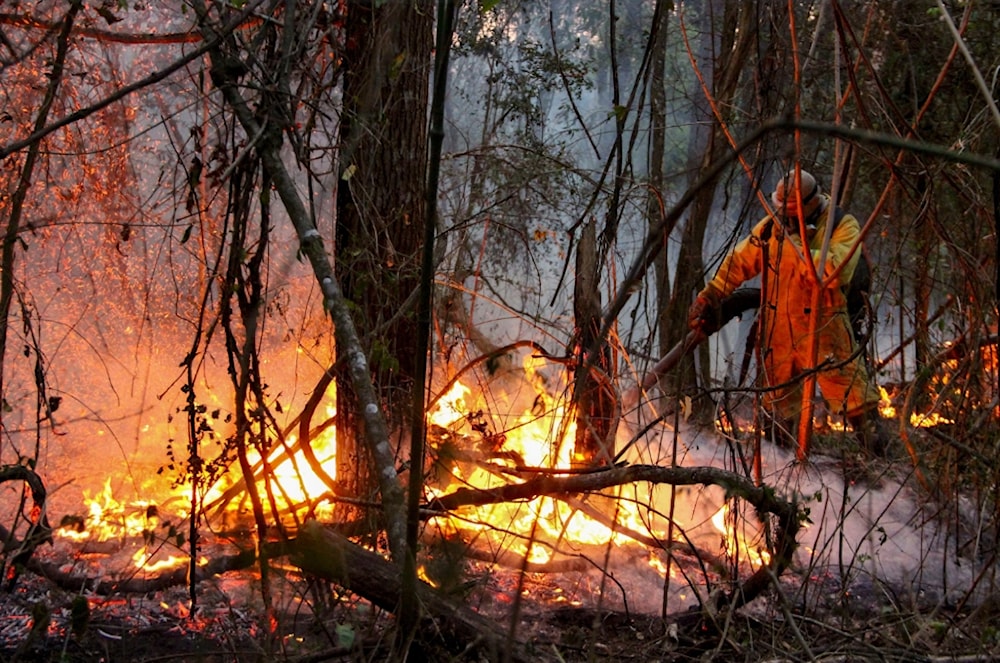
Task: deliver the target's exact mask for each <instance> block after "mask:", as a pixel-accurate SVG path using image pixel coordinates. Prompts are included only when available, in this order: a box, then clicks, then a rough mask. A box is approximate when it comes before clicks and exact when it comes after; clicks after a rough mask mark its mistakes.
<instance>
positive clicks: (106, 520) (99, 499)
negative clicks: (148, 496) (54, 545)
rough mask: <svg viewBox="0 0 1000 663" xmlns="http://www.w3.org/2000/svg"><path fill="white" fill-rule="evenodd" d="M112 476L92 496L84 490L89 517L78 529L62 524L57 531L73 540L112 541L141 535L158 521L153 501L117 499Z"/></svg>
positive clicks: (152, 527)
mask: <svg viewBox="0 0 1000 663" xmlns="http://www.w3.org/2000/svg"><path fill="white" fill-rule="evenodd" d="M113 492H114V491H113V490H112V488H111V479H110V478H108V479H107V480H105V482H104V488H103V489H102V490H101V492H100V493H98V494H97V495H95V496H94V497H92V498H90V497H87V494H86V492H84V504H85V505H86V507H87V517H86V518H85V519H84V523H83V524H82V526H81V527H80V528H79V529H78V530H73V529H70V528H68V527H61V528H59V530H58V531H57V534H58V535H59V536H61V537H63V538H67V539H71V540H74V541H88V540H93V541H111V540H114V539H126V538H130V537H141V536H143V534H144V533H145V532H148V531H149V530H151V529H154V528H155V527H156V525H157V524H158V522H159V516H158V515H157V511H156V506H155V505H154V504H153V503H152V502H148V501H145V500H137V501H134V502H131V503H129V504H124V503H122V502H119V501H118V500H117V499H115V497H114V494H113Z"/></svg>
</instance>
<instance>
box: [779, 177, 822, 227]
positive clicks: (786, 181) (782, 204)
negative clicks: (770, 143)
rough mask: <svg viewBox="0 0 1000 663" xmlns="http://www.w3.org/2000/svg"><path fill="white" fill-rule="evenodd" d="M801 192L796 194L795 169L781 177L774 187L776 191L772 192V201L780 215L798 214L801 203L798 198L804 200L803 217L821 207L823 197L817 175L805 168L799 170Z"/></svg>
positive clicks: (810, 214)
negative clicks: (814, 175) (798, 194)
mask: <svg viewBox="0 0 1000 663" xmlns="http://www.w3.org/2000/svg"><path fill="white" fill-rule="evenodd" d="M799 192H801V195H800V196H796V195H795V194H796V191H795V170H794V169H792V170H790V171H788V173H787V174H786V175H785V176H784V177H782V178H781V180H780V181H779V182H778V186H776V187H775V188H774V193H772V194H771V202H772V203H774V206H775V208H776V209H775V212H776V213H777V214H778V215H780V216H786V217H790V216H796V215H797V214H798V205H799V203H798V201H797V198H800V199H801V201H802V203H801V204H802V216H803V218H806V219H808V218H809V217H811V216H812V215H813V214H814V213H815V212H816V211H817V210H819V209H820V206H821V205H822V204H823V197H822V196H821V195H820V193H821V192H820V188H819V183H818V182H817V181H816V178H815V177H813V176H812V175H811V174H809V173H807V172H806V171H804V170H800V171H799ZM789 194H790V195H789Z"/></svg>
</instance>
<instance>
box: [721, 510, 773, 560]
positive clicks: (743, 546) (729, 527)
mask: <svg viewBox="0 0 1000 663" xmlns="http://www.w3.org/2000/svg"><path fill="white" fill-rule="evenodd" d="M712 525H713V526H715V529H717V530H719V532H720V533H721V534H722V541H723V545H724V547H725V552H726V554H727V555H729V556H737V555H738V556H739V559H740V560H748V561H749V562H751V564H752V565H753V566H755V567H761V566H763V565H765V564H768V563H769V562H770V561H771V555H770V553H768V552H767V551H766V550H764V549H763V548H760V547H758V546H755V545H752V544H751V543H750V542H749V541H748V540H747V538H746V534H745V531H746V530H745V528H746V520H745V519H740V521H739V522H736V519H735V518H733V517H731V516H730V509H729V504H723V505H722V508H721V509H719V510H718V511H716V512H715V515H714V516H712Z"/></svg>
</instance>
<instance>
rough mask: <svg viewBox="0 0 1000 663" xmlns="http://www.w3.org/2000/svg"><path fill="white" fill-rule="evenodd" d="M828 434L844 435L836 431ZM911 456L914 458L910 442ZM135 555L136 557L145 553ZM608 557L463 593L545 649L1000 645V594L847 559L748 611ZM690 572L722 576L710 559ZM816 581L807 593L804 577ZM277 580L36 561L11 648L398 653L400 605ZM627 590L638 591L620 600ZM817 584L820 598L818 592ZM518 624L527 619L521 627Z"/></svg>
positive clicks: (63, 554) (14, 593) (979, 650)
mask: <svg viewBox="0 0 1000 663" xmlns="http://www.w3.org/2000/svg"><path fill="white" fill-rule="evenodd" d="M818 442H819V444H820V445H824V444H829V441H828V440H824V439H823V438H820V439H819V440H818ZM825 451H828V452H830V451H835V449H831V448H827V449H825ZM896 461H897V462H899V464H900V466H901V467H905V466H906V462H905V456H901V458H900V459H896ZM838 463H839V465H838V470H839V471H841V472H842V474H843V475H845V476H847V475H850V476H851V477H852V479H851V481H859V482H864V481H867V480H872V481H873V482H877V481H879V480H881V479H880V477H882V476H884V475H883V474H881V472H882V469H883V468H882V467H879V466H876V465H875V464H870V463H868V462H867V461H865V460H864V459H862V458H858V457H852V458H847V457H845V456H844V455H843V454H841V457H840V459H839V460H838ZM881 465H882V466H884V465H885V463H882V464H881ZM123 554H126V555H127V556H128V557H131V551H124V552H123ZM36 555H45V556H48V557H49V558H50V560H55V561H62V562H63V563H65V564H67V565H75V564H81V563H87V564H90V565H91V568H98V569H100V568H102V565H104V567H105V568H109V567H110V566H111V565H110V564H109V563H108V562H107V561H106V560H103V561H102V560H99V559H95V558H91V559H87V557H88V555H86V554H84V553H83V552H82V551H80V550H74V548H73V547H72V544H70V543H65V542H63V543H57V545H56V546H54V547H50V546H43V547H42V548H40V549H39V550H38V551H36ZM98 557H99V556H98ZM635 559H636V560H639V559H640V557H639V556H636V558H635ZM636 564H638V562H636ZM608 568H611V567H609V566H602V567H601V568H598V569H596V570H595V572H593V573H590V574H587V573H581V572H579V571H574V572H572V573H550V574H542V573H527V574H521V573H520V572H519V571H517V570H514V569H503V568H497V567H496V566H494V565H490V564H484V563H479V562H470V563H469V564H468V565H467V566H466V567H465V568H464V569H463V573H462V576H461V582H460V583H459V584H458V585H457V587H458V589H457V592H458V593H457V594H456V599H457V600H458V601H459V602H460V603H462V604H464V605H467V606H470V607H472V608H473V609H475V610H477V611H479V612H480V613H481V614H485V615H487V616H489V617H490V618H491V619H493V620H494V621H495V623H496V626H497V631H498V632H499V633H502V634H509V637H511V638H513V639H514V640H516V641H517V642H520V643H523V644H524V647H525V650H526V651H527V652H529V655H530V656H531V660H537V661H563V662H580V663H582V662H584V661H589V662H592V661H619V662H620V661H642V662H652V661H662V662H668V661H671V662H672V661H703V660H725V661H760V660H767V661H803V660H823V661H834V660H835V661H945V660H963V661H979V660H998V659H1000V621H998V619H997V617H998V616H1000V603H998V602H997V601H996V599H995V597H994V596H991V595H985V596H984V595H982V594H979V595H977V596H976V598H975V599H974V600H973V598H972V595H971V594H969V595H966V596H965V597H959V598H958V599H957V600H956V599H955V598H954V597H945V596H943V595H939V594H936V593H934V592H933V591H927V592H923V591H918V592H916V593H914V592H913V591H912V588H910V589H907V588H905V587H902V586H895V585H893V584H892V583H890V582H885V581H881V580H875V579H873V577H872V576H865V575H861V576H858V575H855V576H852V577H853V580H852V582H850V583H844V582H841V581H840V580H839V579H838V576H837V575H836V573H833V572H830V571H819V570H817V569H815V568H813V569H808V568H805V567H804V566H803V565H801V564H800V565H793V567H792V568H791V569H789V570H788V571H786V573H785V574H784V575H783V576H782V577H781V579H780V580H779V582H778V583H777V584H776V586H775V587H773V588H772V589H771V590H770V591H769V592H768V593H767V594H766V595H765V596H762V597H760V598H758V599H757V600H755V601H753V602H752V603H751V604H750V605H748V606H745V607H743V608H740V609H738V610H728V609H727V608H726V604H725V596H726V592H727V591H730V590H731V587H730V586H728V585H727V584H726V583H725V582H720V583H719V584H718V585H717V587H719V588H721V591H720V590H718V589H717V590H716V591H714V592H711V593H710V594H709V597H710V598H711V601H706V600H704V599H703V600H701V602H700V604H699V603H698V602H695V603H693V604H689V605H688V606H686V607H683V608H680V611H677V610H678V608H677V607H676V606H673V607H672V608H671V610H673V612H670V611H666V612H664V610H662V609H661V607H660V606H659V605H658V604H657V602H658V601H659V600H660V599H657V598H656V597H658V596H663V595H667V592H666V591H665V589H664V587H663V586H662V584H661V585H657V586H650V585H649V583H650V582H653V583H656V582H660V583H662V580H659V581H658V580H657V579H656V577H655V576H649V575H643V576H637V577H636V579H633V580H632V581H631V583H630V580H629V579H628V578H626V576H625V574H624V573H621V572H619V571H612V572H610V573H605V572H604V571H606V570H607V569H608ZM983 568H991V567H988V566H986V565H984V566H983ZM647 570H648V569H647ZM687 573H689V574H690V575H691V576H695V575H697V574H703V578H702V580H704V579H705V578H707V575H704V574H705V570H704V569H703V568H702V569H695V568H692V569H689V570H687ZM651 577H652V578H653V579H652V580H650V578H651ZM844 577H846V576H844ZM805 584H808V585H809V587H808V590H809V591H807V592H806V591H801V590H802V589H803V585H805ZM984 584H985V583H984ZM682 589H683V588H682ZM270 591H271V605H272V606H273V608H274V609H273V612H272V615H273V617H271V618H269V617H268V616H267V612H266V611H265V610H264V609H263V603H262V598H261V597H262V592H261V582H260V577H259V574H258V573H257V572H256V571H253V570H243V571H231V572H228V573H225V574H222V575H219V576H216V577H213V578H211V579H208V580H204V581H202V582H200V583H199V584H198V585H197V596H196V598H197V603H196V608H195V610H194V611H193V612H192V611H191V610H189V609H188V608H187V607H186V606H190V598H191V597H190V592H189V589H188V588H187V587H174V588H171V589H168V590H163V591H158V592H155V593H149V594H146V595H141V596H139V595H128V596H115V595H110V596H99V595H96V594H94V593H91V592H88V591H87V590H83V591H70V590H65V589H62V588H60V587H59V586H57V584H56V583H53V581H52V580H50V579H47V578H43V577H41V576H38V575H35V574H33V573H31V572H28V571H25V572H23V573H22V574H21V575H20V577H19V578H18V580H17V583H16V584H15V586H14V587H13V589H12V590H10V591H8V592H7V593H6V594H5V595H4V596H3V598H2V600H0V661H3V662H11V663H14V662H22V661H23V662H36V661H37V662H39V663H55V662H60V663H89V662H91V661H94V662H96V661H101V662H103V663H126V662H150V663H152V662H166V661H200V662H206V663H214V662H216V661H218V662H220V663H221V662H222V661H227V662H232V663H249V662H264V661H280V662H285V661H288V662H294V663H307V662H317V663H318V662H319V661H344V662H352V663H353V662H355V661H358V662H361V661H382V660H390V659H391V654H390V652H391V647H392V644H393V630H394V626H395V620H394V618H393V617H392V615H390V614H388V613H387V612H385V611H382V610H379V609H377V608H374V607H373V606H372V605H371V604H370V603H368V602H367V601H365V600H363V599H361V598H359V597H357V596H355V595H353V594H350V593H347V592H344V591H343V590H342V589H339V588H338V587H337V586H335V585H333V584H331V583H328V582H326V581H320V580H317V579H315V578H306V577H303V576H302V575H301V573H299V572H298V571H297V569H295V568H293V567H291V566H284V567H283V566H275V568H274V570H273V572H272V577H271V582H270ZM689 594H690V593H689ZM613 596H628V597H629V600H628V601H626V602H624V603H623V602H621V601H614V600H611V598H612V597H613ZM802 596H809V597H810V599H809V600H808V603H807V602H806V601H805V600H804V599H802V598H800V597H802ZM602 597H605V598H604V599H602ZM689 598H690V597H689ZM644 599H645V601H644ZM965 599H968V600H965ZM709 603H711V605H709ZM512 615H516V617H512ZM512 623H513V624H515V625H516V628H513V629H511V624H512ZM430 635H433V634H430ZM421 640H422V641H423V642H424V646H425V649H424V650H422V652H421V653H420V654H419V655H414V656H411V657H410V659H409V660H432V661H442V662H444V661H455V662H463V663H464V662H465V661H469V662H470V663H471V662H475V663H479V662H480V661H492V660H504V659H503V657H502V655H501V656H500V657H494V656H491V655H489V654H488V653H484V652H483V651H482V650H479V649H474V648H472V649H466V648H465V645H466V644H468V643H456V642H454V641H449V640H448V639H447V638H444V639H443V641H442V640H441V639H435V638H434V637H426V638H421Z"/></svg>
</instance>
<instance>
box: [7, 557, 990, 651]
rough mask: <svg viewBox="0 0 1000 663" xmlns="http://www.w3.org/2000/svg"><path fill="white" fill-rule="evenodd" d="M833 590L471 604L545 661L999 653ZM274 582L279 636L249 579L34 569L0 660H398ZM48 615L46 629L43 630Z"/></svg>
mask: <svg viewBox="0 0 1000 663" xmlns="http://www.w3.org/2000/svg"><path fill="white" fill-rule="evenodd" d="M793 582H794V581H793ZM827 584H828V585H829V586H828V587H827V588H826V590H827V593H826V595H825V597H824V599H823V600H822V601H821V602H820V603H817V604H815V605H812V606H810V607H808V608H806V607H805V606H794V605H783V601H781V600H780V599H779V597H778V596H777V594H775V593H772V594H770V595H769V596H768V597H765V598H763V599H761V600H760V601H758V602H757V603H756V604H755V605H753V606H750V607H747V608H744V609H742V610H739V611H736V612H729V611H726V610H724V609H723V610H721V611H719V612H716V611H715V610H707V609H706V610H698V609H690V610H687V611H684V612H680V613H674V614H669V615H667V617H666V619H664V618H662V617H661V616H660V615H650V614H640V613H637V612H626V611H623V610H620V609H617V610H604V609H601V608H600V607H598V606H597V605H595V604H593V603H588V602H578V601H572V602H570V603H567V601H566V600H565V598H566V595H565V592H564V591H563V589H562V588H561V587H559V586H558V584H557V583H556V582H554V579H553V578H552V577H549V576H541V575H537V574H536V575H532V576H528V577H526V578H525V580H524V581H523V582H522V583H518V582H517V581H516V579H515V578H514V577H513V574H503V575H497V574H496V573H495V571H494V572H491V574H490V577H489V579H488V580H487V581H483V582H480V583H479V584H478V585H477V588H476V589H475V590H473V591H472V592H469V593H468V594H467V595H466V596H465V600H466V602H467V603H470V604H478V606H479V607H480V609H481V610H482V611H483V612H486V613H487V614H496V615H498V618H497V625H498V628H501V629H506V628H507V625H508V624H509V620H508V619H506V618H500V617H499V615H500V613H501V612H505V614H508V615H509V614H510V611H511V609H512V607H513V600H512V597H513V595H514V592H513V591H512V590H513V589H514V588H515V587H517V588H520V591H521V592H522V593H523V600H522V602H521V604H520V606H519V612H520V619H519V626H518V629H517V631H516V637H517V639H518V640H520V641H522V642H527V643H529V644H528V650H529V651H530V652H536V653H537V655H538V658H537V660H538V661H565V662H568V663H570V662H580V663H582V662H584V661H643V662H647V661H663V662H667V661H702V660H726V661H759V660H773V661H798V660H816V659H826V660H830V659H835V660H839V661H930V660H933V659H934V658H935V657H944V658H946V659H947V660H952V659H951V657H953V656H959V655H961V656H963V657H966V660H995V659H994V658H993V657H995V656H996V655H998V654H1000V630H998V629H997V624H996V617H997V616H998V613H1000V608H997V607H994V606H993V605H992V604H984V605H981V606H980V607H979V608H977V609H968V610H963V609H961V607H960V606H943V605H942V604H941V603H940V602H937V603H934V602H929V603H928V605H927V606H926V607H925V609H922V610H910V611H904V610H903V609H902V608H901V606H899V605H894V604H893V600H892V598H891V590H890V588H886V587H879V586H874V585H871V586H867V587H865V586H858V587H854V588H852V589H851V590H850V591H845V590H843V589H841V588H839V587H837V586H836V583H835V582H833V581H832V580H831V579H827ZM274 586H275V588H276V590H277V591H276V594H275V600H274V605H275V606H276V608H278V612H277V616H276V620H275V622H274V629H273V631H271V630H270V629H269V628H268V626H267V624H268V622H267V621H266V620H264V619H262V618H261V615H262V613H263V611H262V610H261V609H260V602H259V599H254V598H253V597H254V595H255V594H257V593H258V592H259V581H258V580H256V579H255V577H254V576H253V574H249V573H248V572H233V573H230V574H226V575H225V576H224V577H220V578H218V579H216V580H212V581H206V582H204V583H203V584H202V585H201V586H199V592H198V594H199V595H198V608H197V610H196V612H195V613H194V614H193V615H191V614H187V611H186V610H185V609H184V607H183V606H184V605H187V603H186V602H187V599H188V590H187V589H186V588H183V587H178V588H175V589H172V590H168V591H164V592H159V593H156V594H155V595H148V596H141V597H135V596H133V597H114V596H111V597H96V596H87V597H86V598H83V596H85V594H80V593H76V592H66V591H63V590H60V589H58V588H56V587H54V586H53V584H52V582H51V581H49V580H47V579H44V578H40V577H37V576H33V575H31V574H27V573H26V574H24V575H23V576H22V577H21V579H20V581H19V582H18V586H17V588H16V589H15V590H14V591H13V592H11V593H9V594H8V595H7V596H6V597H5V599H4V601H3V603H2V608H0V661H10V662H14V661H25V662H39V663H47V662H52V663H55V662H60V663H83V662H91V661H95V662H96V661H101V662H106V663H119V662H120V663H125V662H136V661H141V662H151V663H152V662H160V661H199V662H205V663H214V662H216V661H218V662H222V661H227V662H232V663H249V662H258V661H294V662H297V663H306V662H313V661H315V662H319V661H345V662H348V661H350V662H353V661H359V662H360V661H382V660H390V653H389V646H390V644H391V642H392V629H393V624H394V622H393V619H392V617H391V616H390V615H388V614H387V613H384V612H382V611H379V610H376V609H373V608H372V607H371V606H370V605H368V604H367V603H365V602H364V601H361V600H359V599H358V598H357V597H353V596H338V595H337V593H336V588H335V587H333V586H331V585H329V584H327V583H322V582H316V581H309V580H306V579H303V578H300V577H298V576H295V575H294V574H288V575H284V576H280V577H279V578H276V580H275V583H274ZM789 590H790V592H789V594H791V593H792V592H793V590H794V587H791V586H790V587H789ZM486 594H488V595H489V596H486ZM81 605H86V610H83V609H82V607H81ZM39 606H42V607H39ZM46 615H48V619H49V622H48V628H47V629H45V630H44V632H42V631H41V630H40V629H33V628H32V626H33V624H34V623H35V622H36V620H38V621H39V623H44V621H45V619H46ZM269 632H270V634H271V635H270V637H269ZM426 642H427V643H428V644H427V645H426V647H425V648H424V649H423V650H421V651H420V654H419V655H417V656H411V658H410V660H431V661H456V662H457V661H462V662H464V661H470V662H473V661H474V662H476V663H479V662H480V661H486V660H490V659H489V658H487V657H485V656H484V655H483V654H481V653H475V654H468V653H464V652H462V651H461V647H460V646H457V644H456V643H449V644H450V645H452V646H445V645H444V644H442V643H440V642H436V641H434V639H433V638H426ZM973 656H974V657H977V658H975V659H972V658H969V657H973Z"/></svg>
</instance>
